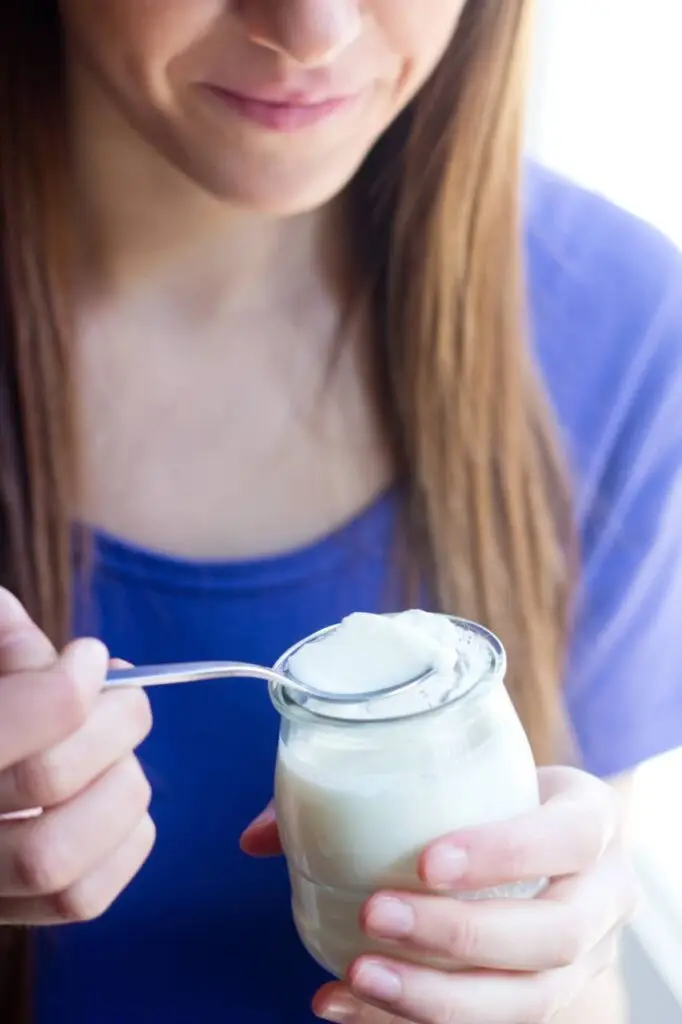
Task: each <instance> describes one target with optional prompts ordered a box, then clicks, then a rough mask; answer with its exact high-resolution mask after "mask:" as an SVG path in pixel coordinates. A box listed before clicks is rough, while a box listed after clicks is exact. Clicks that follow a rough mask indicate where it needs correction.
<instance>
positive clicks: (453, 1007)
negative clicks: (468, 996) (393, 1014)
mask: <svg viewBox="0 0 682 1024" xmlns="http://www.w3.org/2000/svg"><path fill="white" fill-rule="evenodd" d="M466 1013H467V1010H466V1007H464V1006H462V1005H461V1004H460V1001H459V1000H458V999H457V998H456V997H455V998H451V999H448V1000H447V1003H446V1005H444V1006H441V1007H439V1008H438V1009H437V1010H435V1012H434V1014H433V1024H461V1022H462V1021H463V1020H464V1019H465V1015H466ZM396 1024H397V1022H396Z"/></svg>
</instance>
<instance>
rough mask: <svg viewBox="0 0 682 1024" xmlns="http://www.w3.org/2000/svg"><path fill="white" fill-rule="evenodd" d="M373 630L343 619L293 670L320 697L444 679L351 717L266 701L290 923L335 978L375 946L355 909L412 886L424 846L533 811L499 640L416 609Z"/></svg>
mask: <svg viewBox="0 0 682 1024" xmlns="http://www.w3.org/2000/svg"><path fill="white" fill-rule="evenodd" d="M377 619H379V617H377V616H370V615H363V616H362V617H359V618H358V617H355V616H352V617H351V618H350V619H348V620H345V622H344V623H342V624H341V626H339V627H337V629H336V630H335V631H333V632H331V633H329V634H327V635H326V636H325V637H324V638H322V639H321V640H316V641H315V642H313V643H309V644H307V645H305V646H304V647H303V648H301V649H299V650H298V652H296V653H295V654H294V655H293V656H292V657H291V659H290V660H289V662H288V666H289V670H290V671H292V673H293V674H295V675H296V677H297V678H298V679H300V680H301V681H302V682H308V683H309V684H310V685H313V686H316V687H319V688H320V689H325V690H329V691H331V690H332V689H334V690H336V691H338V690H341V689H342V688H343V687H345V688H346V691H349V690H350V691H355V690H360V689H366V690H368V691H370V692H371V690H372V689H380V688H382V687H384V686H387V685H391V684H392V683H393V682H396V681H400V680H401V679H407V678H411V676H413V675H415V674H417V673H418V672H419V671H421V668H420V666H423V665H424V659H426V660H427V661H428V663H429V665H430V666H432V667H437V668H439V669H440V671H438V672H437V674H436V675H435V676H433V677H431V678H430V679H429V680H428V681H427V682H425V683H424V684H422V685H420V686H417V687H414V688H411V689H409V690H406V691H405V692H404V693H400V694H398V695H397V696H394V697H390V698H386V699H383V700H381V699H374V700H373V699H372V698H371V697H369V699H368V700H367V701H365V702H363V703H362V704H361V705H353V706H352V707H348V706H342V705H338V704H336V705H330V704H326V703H325V702H322V701H306V702H305V704H304V706H303V707H300V706H298V704H297V703H296V702H295V703H291V699H292V698H289V702H288V703H287V698H286V696H285V697H284V698H282V695H281V694H280V695H279V696H278V694H277V691H276V690H275V691H274V693H273V696H274V699H275V703H276V705H277V706H278V708H279V710H280V711H283V713H284V717H283V722H282V731H281V736H280V744H279V753H278V761H277V772H276V785H275V796H276V804H277V816H278V821H279V826H280V832H281V836H282V842H283V846H284V850H285V853H286V856H287V862H288V866H289V874H290V878H291V884H292V901H293V911H294V918H295V921H296V925H297V928H298V931H299V934H300V936H301V938H302V940H303V942H304V944H305V945H306V946H307V948H308V950H309V951H310V953H311V954H312V955H313V956H314V957H315V958H316V959H317V960H318V961H319V962H320V963H321V964H322V965H323V966H324V967H326V968H327V969H328V970H330V971H331V972H332V973H334V974H336V975H338V976H341V975H342V974H343V972H344V971H345V969H346V968H347V966H348V964H349V963H350V961H351V960H352V959H353V957H355V956H357V955H358V953H360V952H363V951H367V950H368V949H372V948H375V949H376V948H380V944H372V943H370V942H369V940H368V939H367V938H366V937H365V936H364V935H363V933H362V932H361V931H360V928H359V925H358V915H359V912H360V909H361V906H362V904H363V903H364V901H365V900H366V899H367V897H368V896H369V895H370V894H371V893H372V892H374V891H376V890H377V889H379V888H382V887H385V886H388V887H395V886H398V887H404V888H409V889H415V888H420V887H421V885H420V882H419V880H418V877H417V873H416V864H417V858H418V856H419V854H420V853H421V851H422V850H423V848H424V847H425V846H426V845H427V844H428V843H429V842H430V841H431V840H433V839H435V838H437V837H438V836H441V835H444V834H446V833H448V832H451V831H454V830H456V829H461V828H466V827H469V826H473V825H477V824H482V823H484V822H489V821H495V820H503V819H505V818H510V817H513V816H515V815H517V814H521V813H523V812H524V811H527V810H530V809H531V808H533V807H535V806H537V803H538V787H537V775H536V771H535V765H534V763H533V758H532V754H531V750H530V746H529V744H528V740H527V738H526V735H525V733H524V731H523V728H522V727H521V724H520V722H519V720H518V718H517V716H516V713H515V711H514V708H513V706H512V703H511V700H510V699H509V696H508V694H507V692H506V690H505V688H504V685H503V674H504V652H503V650H502V648H501V645H499V642H497V641H496V640H495V638H494V637H492V636H491V635H490V634H488V633H487V632H486V631H485V630H481V629H480V628H479V627H476V626H473V625H471V624H468V623H464V622H461V621H453V620H450V619H448V618H446V617H444V616H434V615H428V614H427V613H424V612H417V613H414V612H410V613H405V614H404V615H403V616H396V617H394V618H393V619H392V620H391V626H390V628H384V625H385V623H386V621H388V620H387V619H379V621H380V622H381V625H379V626H377ZM401 620H402V622H401ZM396 624H397V626H396ZM401 629H402V630H403V633H402V635H399V634H400V630H401ZM420 630H422V631H423V637H424V642H423V643H422V638H421V637H420V636H419V635H418V634H419V631H420ZM415 633H416V634H417V635H416V636H415V635H413V634H415ZM306 650H307V651H308V653H306ZM310 651H313V652H314V653H313V654H312V655H311V654H310ZM398 655H400V656H398ZM403 659H404V660H403ZM439 659H442V660H439ZM285 661H286V656H285V658H284V659H282V660H281V662H280V664H282V663H283V662H285ZM415 668H416V671H415ZM351 669H352V672H353V678H349V672H350V671H351ZM389 669H390V671H389ZM358 677H360V678H361V679H362V685H358V682H357V680H358ZM373 684H375V685H373ZM295 700H296V701H297V700H298V698H296V699H295ZM537 888H538V886H537V885H530V886H528V885H526V886H524V885H520V886H516V887H514V886H512V887H508V888H507V889H506V890H504V891H503V892H502V893H495V895H515V896H519V895H521V896H523V895H533V894H534V893H535V892H536V891H537ZM478 895H489V894H488V893H484V894H478Z"/></svg>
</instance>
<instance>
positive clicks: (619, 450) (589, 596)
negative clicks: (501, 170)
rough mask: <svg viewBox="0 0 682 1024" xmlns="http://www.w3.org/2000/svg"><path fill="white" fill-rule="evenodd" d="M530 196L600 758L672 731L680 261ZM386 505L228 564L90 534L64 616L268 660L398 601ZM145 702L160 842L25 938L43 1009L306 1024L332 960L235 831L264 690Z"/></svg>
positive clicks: (133, 651) (680, 510)
mask: <svg viewBox="0 0 682 1024" xmlns="http://www.w3.org/2000/svg"><path fill="white" fill-rule="evenodd" d="M526 205H527V213H526V216H527V231H526V244H527V257H528V267H529V289H530V291H529V303H530V309H531V313H532V334H533V344H534V349H535V353H536V357H537V361H538V364H539V368H540V371H541V373H542V374H543V377H544V380H545V383H546V386H547V390H548V393H549V396H550V399H551V401H552V404H553V407H554V410H555V413H556V416H557V419H558V422H559V425H560V429H561V431H562V434H563V437H564V440H565V442H566V445H567V448H568V451H569V457H570V459H571V463H572V466H573V470H574V476H575V481H576V484H575V500H576V509H577V514H578V518H579V526H580V530H581V536H582V540H583V573H582V587H581V595H580V615H579V620H578V626H577V629H576V632H575V637H574V642H573V649H572V656H571V662H570V667H569V672H568V677H567V680H566V690H565V692H566V705H567V709H568V712H569V714H570V716H571V719H572V722H573V725H574V728H575V733H576V736H577V738H578V741H579V743H580V746H581V749H582V753H583V756H584V759H585V763H586V765H587V767H588V768H590V769H591V770H593V771H594V772H596V773H598V774H602V775H610V774H615V773H618V772H621V771H624V770H627V769H628V768H631V767H632V766H634V765H636V764H637V763H638V762H640V761H641V760H643V759H645V758H648V757H650V756H652V755H654V754H657V753H660V752H662V751H664V750H666V749H669V748H671V747H674V746H676V745H678V744H680V743H682V671H681V669H682V664H681V661H682V657H681V656H680V655H679V653H678V651H679V644H678V642H677V641H678V638H679V622H678V620H679V611H678V610H679V608H680V607H682V545H680V543H679V524H680V522H682V482H681V481H682V414H680V410H682V261H681V259H680V257H679V255H678V253H677V252H676V251H675V250H674V248H673V247H672V246H671V245H670V244H669V243H667V242H666V241H664V240H663V239H662V238H661V237H660V236H659V235H658V234H657V233H656V232H654V231H653V230H652V229H650V228H648V227H646V226H644V225H642V224H640V223H639V222H638V221H636V220H634V219H633V218H631V217H629V216H626V215H625V214H623V213H621V212H620V211H617V210H615V209H614V208H613V207H611V206H610V205H609V204H608V203H606V202H605V201H603V200H601V199H599V198H597V197H594V196H591V195H589V194H587V193H585V192H583V191H581V190H579V189H577V188H575V187H574V186H572V185H569V184H567V183H564V182H562V181H560V180H558V179H556V178H555V177H553V176H552V175H549V174H547V173H546V172H544V171H540V170H539V169H537V168H534V169H532V170H531V172H530V177H529V183H528V195H527V204H526ZM395 512H396V509H395V499H394V497H393V496H392V495H391V494H386V495H384V496H383V497H382V498H381V499H379V500H378V501H377V502H376V503H375V504H373V505H372V507H371V508H368V509H366V510H365V511H364V512H362V513H361V514H360V515H359V516H358V517H357V518H356V519H355V520H354V521H353V522H351V523H349V524H347V525H346V526H344V527H343V528H342V529H340V530H338V531H337V532H336V533H335V534H334V535H333V536H330V537H327V538H323V539H321V540H320V541H319V542H317V543H314V544H311V545H310V546H309V547H307V548H305V549H303V550H299V551H296V552H293V553H287V554H284V555H281V556H278V557H274V558H268V559H264V560H258V561H243V562H237V563H229V564H215V563H195V562H189V561H182V560H179V559H176V558H170V557H166V556H164V555H163V554H161V553H155V552H150V551H145V550H140V549H136V548H134V547H131V546H130V545H127V544H124V543H122V542H119V541H118V540H116V539H113V538H108V537H102V536H100V537H98V538H96V560H95V571H94V576H93V579H92V584H91V592H89V593H88V594H87V595H84V594H81V595H78V602H77V604H78V616H77V624H76V632H78V633H83V632H88V633H96V634H97V635H99V636H101V637H102V638H103V639H104V641H105V642H106V643H107V644H108V646H109V648H110V650H111V651H112V654H114V655H116V656H118V657H123V658H127V659H129V660H130V661H132V662H135V663H138V664H143V663H154V662H161V661H184V660H187V661H197V660H202V659H209V660H211V659H219V658H229V659H237V660H244V661H255V662H260V663H262V664H272V663H273V662H274V661H275V659H276V658H277V656H278V655H279V654H280V653H281V652H282V651H283V650H285V649H286V648H287V647H289V646H290V645H291V644H292V643H293V642H294V641H296V640H298V639H300V638H301V637H303V636H305V635H307V634H309V633H311V632H313V631H315V630H317V629H319V628H321V627H323V626H326V625H328V624H330V623H332V622H336V621H338V620H339V619H340V618H342V617H343V616H344V615H346V614H348V613H350V612H351V611H356V610H367V611H377V610H382V611H383V610H389V609H390V608H393V607H398V606H399V602H398V599H397V596H396V595H395V594H392V593H391V585H390V582H391V575H392V574H391V551H392V543H391V541H392V537H393V528H394V524H395V518H396V517H395ZM652 667H654V671H652ZM643 679H644V680H645V681H646V689H645V690H643V689H642V685H641V684H642V680H643ZM151 699H152V704H153V710H154V718H155V726H154V730H153V733H152V735H151V736H150V738H149V739H148V740H147V741H146V742H145V744H144V745H143V747H142V749H141V751H140V757H141V761H142V763H143V766H144V767H145V769H146V771H147V774H148V776H149V779H150V781H151V783H152V786H153V789H154V799H153V804H152V813H153V817H154V819H155V821H156V824H157V829H158V839H157V844H156V848H155V850H154V852H153V853H152V856H151V857H150V859H149V861H148V863H147V864H146V865H145V867H144V868H143V869H142V871H141V872H140V874H139V875H138V877H137V878H136V879H135V880H134V881H133V882H132V884H131V885H130V886H129V888H128V889H127V890H126V891H125V892H124V893H123V895H122V896H121V897H120V898H119V899H118V900H117V902H116V903H115V905H114V906H113V907H112V908H111V909H110V910H109V911H108V912H107V913H106V914H105V915H104V916H103V917H102V918H101V919H100V920H98V921H95V922H92V923H90V924H87V925H79V926H68V927H63V928H56V929H48V930H44V931H40V932H38V933H37V934H36V935H35V939H34V946H35V961H36V979H37V980H36V992H35V997H36V1017H37V1022H38V1024H175V1022H177V1024H181V1022H182V1024H187V1022H192V1024H194V1022H197V1024H198V1022H202V1024H204V1022H205V1024H209V1022H216V1024H218V1022H220V1024H241V1022H249V1024H304V1022H305V1021H307V1020H310V1019H311V1012H310V1009H309V1004H310V999H311V996H312V995H313V993H314V991H315V990H316V988H317V987H318V986H319V985H320V984H321V983H322V982H323V981H325V980H326V978H325V976H324V974H323V972H322V971H321V970H320V969H319V968H318V967H317V966H316V965H315V964H314V963H313V961H312V960H311V959H310V957H309V956H308V955H307V954H306V952H305V951H304V950H303V948H302V946H301V944H300V942H299V940H298V938H297V936H296V934H295V931H294V928H293V924H292V921H291V913H290V907H289V888H288V882H287V877H286V869H285V865H284V863H283V861H282V860H281V859H275V860H271V861H266V862H264V861H254V860H251V859H249V858H248V857H246V856H245V855H244V854H242V853H241V852H240V850H239V847H238V839H239V835H240V833H241V831H242V830H243V828H244V827H245V826H246V825H247V824H248V823H249V821H250V820H251V819H252V818H253V817H254V816H255V815H256V814H257V813H258V812H259V811H260V810H261V809H262V807H263V806H264V805H265V803H266V802H267V801H268V800H269V799H270V796H271V794H272V777H273V767H274V759H275V752H276V740H277V731H278V720H277V715H276V713H275V711H274V710H273V708H272V707H271V705H270V702H269V699H268V696H267V692H266V688H265V686H264V685H263V684H261V683H259V682H255V681H253V682H238V683H234V682H216V683H211V684H209V683H206V684H202V685H201V686H195V687H192V686H186V687H168V688H163V689H159V690H156V691H154V692H153V693H152V694H151ZM607 724H608V728H607V727H606V725H607Z"/></svg>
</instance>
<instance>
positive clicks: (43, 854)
mask: <svg viewBox="0 0 682 1024" xmlns="http://www.w3.org/2000/svg"><path fill="white" fill-rule="evenodd" d="M70 867H71V855H70V854H69V852H68V847H67V846H66V844H60V843H59V842H55V841H54V840H51V839H50V837H49V835H48V833H47V830H46V829H45V828H43V827H42V823H40V822H36V823H35V824H31V826H30V827H29V828H27V829H26V830H25V832H24V834H23V837H22V839H21V840H20V842H19V844H18V846H17V848H16V851H15V854H14V875H15V877H16V879H17V880H18V882H19V885H20V887H21V888H22V889H24V890H26V891H27V892H29V893H35V894H37V895H49V894H50V893H53V892H57V891H59V890H60V889H62V888H64V886H66V885H68V884H69V882H70V881H71V879H70V877H69V875H70Z"/></svg>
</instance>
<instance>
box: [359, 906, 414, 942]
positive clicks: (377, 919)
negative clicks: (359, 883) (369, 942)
mask: <svg viewBox="0 0 682 1024" xmlns="http://www.w3.org/2000/svg"><path fill="white" fill-rule="evenodd" d="M413 928H414V911H413V910H412V907H411V906H410V905H409V904H408V903H403V901H402V900H398V899H396V898H395V897H394V896H381V897H379V898H378V899H374V900H372V901H371V903H370V904H369V906H368V908H367V913H366V915H365V931H366V932H367V933H368V934H370V935H372V936H373V937H374V938H377V939H398V938H401V937H402V936H404V935H409V934H410V932H411V931H412V929H413Z"/></svg>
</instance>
